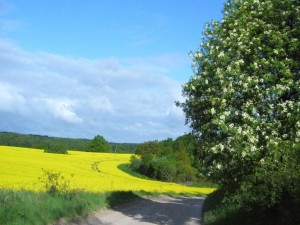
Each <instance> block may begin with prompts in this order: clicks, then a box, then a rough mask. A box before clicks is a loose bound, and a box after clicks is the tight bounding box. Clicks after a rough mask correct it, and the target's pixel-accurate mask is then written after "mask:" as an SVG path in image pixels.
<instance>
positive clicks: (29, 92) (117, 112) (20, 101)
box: [0, 39, 186, 142]
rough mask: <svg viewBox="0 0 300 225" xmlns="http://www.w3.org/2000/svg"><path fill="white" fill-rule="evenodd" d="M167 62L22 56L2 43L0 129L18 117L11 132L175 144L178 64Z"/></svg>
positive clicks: (180, 125) (179, 127)
mask: <svg viewBox="0 0 300 225" xmlns="http://www.w3.org/2000/svg"><path fill="white" fill-rule="evenodd" d="M173 58H174V63H173V64H172V54H169V55H163V56H156V57H148V58H135V59H133V58H130V59H128V58H121V59H119V58H105V59H95V60H88V59H81V58H72V57H66V56H60V55H55V54H50V53H45V52H27V51H25V50H23V49H21V48H20V47H18V46H17V45H16V44H14V43H12V42H10V41H7V40H6V41H4V40H1V39H0V98H1V101H0V113H4V112H5V113H6V114H5V115H6V121H5V123H0V124H2V125H1V126H3V127H0V130H10V131H11V130H12V129H13V126H14V123H13V122H12V121H11V122H10V120H13V118H16V114H17V115H20V118H21V116H22V120H23V121H24V127H22V124H18V128H16V131H17V132H24V133H33V132H34V131H38V132H42V133H43V134H47V135H56V136H66V137H87V138H92V137H93V136H95V135H97V134H101V135H103V136H104V137H106V138H107V139H108V140H109V141H120V142H121V141H128V142H141V141H145V140H154V139H163V138H167V137H173V138H175V137H176V136H179V135H181V134H183V133H184V132H185V131H186V128H185V127H184V116H183V114H182V112H181V110H180V109H178V108H176V107H175V105H174V104H175V103H174V102H175V101H176V100H180V99H181V84H180V83H179V82H178V81H176V80H174V79H171V78H169V77H168V75H169V74H170V73H172V72H173V71H174V70H176V68H178V65H179V64H180V62H181V59H180V56H179V55H177V54H174V55H173ZM12 114H14V115H13V116H12ZM0 120H1V119H0ZM0 122H1V121H0ZM25 125H26V126H25ZM9 126H10V127H9Z"/></svg>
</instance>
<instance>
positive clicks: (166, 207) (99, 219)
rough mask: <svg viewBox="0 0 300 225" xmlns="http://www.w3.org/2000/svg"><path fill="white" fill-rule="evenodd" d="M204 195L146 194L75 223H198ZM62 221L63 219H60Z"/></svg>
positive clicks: (112, 224)
mask: <svg viewBox="0 0 300 225" xmlns="http://www.w3.org/2000/svg"><path fill="white" fill-rule="evenodd" d="M203 201H204V199H203V198H200V197H176V198H173V197H167V196H160V197H147V198H143V199H137V200H134V201H132V202H130V203H126V204H123V205H121V206H119V207H116V208H114V209H113V210H111V209H109V210H102V211H100V212H97V213H95V214H93V215H91V216H89V217H87V218H85V219H80V220H78V221H76V222H73V223H71V224H72V225H75V224H76V225H96V224H103V225H139V224H148V225H150V224H159V225H166V224H169V225H183V224H188V225H196V224H197V225H199V224H200V215H201V209H202V204H203ZM59 224H60V225H62V224H64V223H59Z"/></svg>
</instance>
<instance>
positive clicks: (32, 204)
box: [0, 171, 144, 225]
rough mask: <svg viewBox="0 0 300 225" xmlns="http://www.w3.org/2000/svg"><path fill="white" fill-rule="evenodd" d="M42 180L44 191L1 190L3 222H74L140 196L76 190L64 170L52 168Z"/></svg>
mask: <svg viewBox="0 0 300 225" xmlns="http://www.w3.org/2000/svg"><path fill="white" fill-rule="evenodd" d="M40 179H42V181H43V182H44V185H45V188H46V191H45V192H33V191H22V190H19V191H13V190H7V189H0V224H5V225H15V224H22V225H32V224H35V225H46V224H50V223H54V222H56V221H58V220H59V219H62V218H64V219H65V220H67V221H72V220H75V219H76V218H79V217H84V216H87V215H88V214H90V213H91V212H93V211H95V210H99V209H101V208H104V207H107V208H110V207H114V206H115V205H118V204H121V203H124V202H128V201H130V200H133V199H135V198H137V197H138V196H139V195H141V194H138V193H137V194H135V193H133V192H132V191H119V192H106V193H92V192H85V191H80V190H73V189H71V188H70V186H69V183H70V181H69V180H67V179H66V178H64V177H63V176H62V174H61V173H57V172H51V171H44V174H43V176H42V177H41V178H40ZM143 194H144V193H143Z"/></svg>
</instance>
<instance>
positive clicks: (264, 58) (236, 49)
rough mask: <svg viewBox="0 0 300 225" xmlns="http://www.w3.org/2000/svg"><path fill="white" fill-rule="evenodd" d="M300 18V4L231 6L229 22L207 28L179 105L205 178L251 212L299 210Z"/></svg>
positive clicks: (237, 0)
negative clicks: (195, 141) (196, 145)
mask: <svg viewBox="0 0 300 225" xmlns="http://www.w3.org/2000/svg"><path fill="white" fill-rule="evenodd" d="M299 15H300V1H297V0H285V1H282V0H272V1H271V0H229V1H228V2H227V3H226V4H225V7H224V18H223V19H222V20H221V21H220V22H215V21H212V22H211V23H209V24H206V27H205V32H204V34H203V42H202V43H201V48H200V49H199V50H198V51H196V52H194V53H192V57H193V70H194V73H195V76H194V77H192V78H191V79H190V81H189V82H188V83H187V84H186V85H185V86H184V88H183V94H184V96H185V97H186V100H185V102H183V103H178V105H180V106H181V107H182V108H183V110H184V112H185V114H186V119H187V123H189V124H190V126H191V128H192V129H193V133H194V134H195V135H197V137H198V139H199V141H200V142H201V151H200V152H199V157H200V158H201V159H203V161H202V172H203V173H205V174H206V175H207V176H209V177H211V178H213V179H214V180H216V181H219V182H220V183H221V185H222V186H223V188H224V189H226V191H227V192H228V193H229V192H230V193H231V195H230V196H231V197H230V198H228V195H229V194H228V193H227V198H226V200H227V201H229V202H230V201H231V203H236V204H237V205H238V207H242V208H244V209H247V210H248V211H251V210H255V209H256V210H257V209H259V210H261V211H265V210H269V211H272V210H273V211H274V213H276V212H277V211H276V209H277V206H278V205H280V204H283V205H284V206H285V207H287V208H286V209H285V211H291V210H292V212H297V211H295V209H294V205H297V204H296V203H295V202H294V201H296V202H297V203H298V205H299V204H300V200H299V191H297V190H295V186H294V185H295V184H298V186H299V174H300V173H299V166H297V165H299V160H298V161H297V157H296V158H295V157H294V158H291V157H290V156H291V155H297V153H299V150H298V148H299V147H297V143H299V140H300V102H299V93H300V72H299V68H300V52H299V49H300V41H299V37H300V27H299V25H300V17H299ZM287 159H288V160H287ZM291 161H294V162H293V163H291ZM253 188H255V189H254V190H257V191H254V193H255V194H253ZM232 193H234V194H232ZM285 199H288V200H291V199H294V200H293V201H290V203H289V202H286V200H285ZM292 202H294V203H292ZM283 214H284V213H282V214H281V215H283ZM287 214H288V215H287ZM287 214H286V215H283V217H285V218H288V217H289V216H290V213H287ZM292 216H293V218H294V219H296V218H297V219H298V220H299V219H300V218H299V217H300V216H299V210H298V213H294V214H293V215H292ZM271 224H276V223H275V222H274V223H271ZM279 224H280V222H279ZM282 224H283V223H282Z"/></svg>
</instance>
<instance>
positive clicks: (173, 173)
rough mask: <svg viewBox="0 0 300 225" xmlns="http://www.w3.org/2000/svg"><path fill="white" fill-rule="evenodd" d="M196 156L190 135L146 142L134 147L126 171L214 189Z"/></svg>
mask: <svg viewBox="0 0 300 225" xmlns="http://www.w3.org/2000/svg"><path fill="white" fill-rule="evenodd" d="M198 153H199V143H198V140H197V138H196V137H195V136H194V135H192V134H185V135H183V136H180V137H178V138H177V139H176V140H173V139H171V138H168V139H166V140H163V141H148V142H145V143H142V144H139V145H138V146H137V150H136V155H133V156H132V157H131V160H130V162H131V164H130V165H129V171H131V173H132V172H135V173H137V174H141V175H143V176H146V177H148V178H151V179H155V180H160V181H168V182H176V183H182V184H185V185H195V186H199V185H200V186H205V187H207V186H210V187H217V184H216V183H215V182H212V181H210V180H209V179H207V178H206V177H205V176H204V175H203V174H202V173H201V165H202V162H201V159H200V158H199V157H198ZM127 171H128V169H127Z"/></svg>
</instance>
